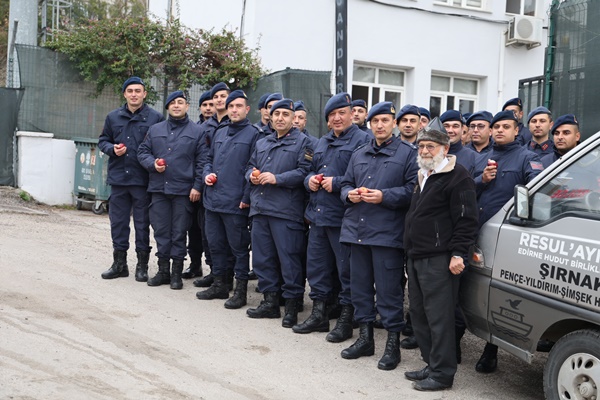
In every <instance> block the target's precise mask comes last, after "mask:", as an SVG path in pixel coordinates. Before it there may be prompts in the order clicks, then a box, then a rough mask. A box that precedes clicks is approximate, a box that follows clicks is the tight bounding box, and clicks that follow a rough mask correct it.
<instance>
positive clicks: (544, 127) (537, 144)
mask: <svg viewBox="0 0 600 400" xmlns="http://www.w3.org/2000/svg"><path fill="white" fill-rule="evenodd" d="M527 120H528V121H529V122H528V123H529V131H530V132H531V140H530V141H529V143H527V149H528V150H529V151H533V152H534V153H535V154H537V155H538V156H540V158H541V157H543V156H545V155H546V154H552V153H553V152H554V143H552V140H551V139H550V130H551V129H552V125H553V123H554V122H553V121H552V112H551V111H550V110H548V109H547V108H546V107H537V108H534V109H533V110H532V111H531V112H530V113H529V115H528V116H527Z"/></svg>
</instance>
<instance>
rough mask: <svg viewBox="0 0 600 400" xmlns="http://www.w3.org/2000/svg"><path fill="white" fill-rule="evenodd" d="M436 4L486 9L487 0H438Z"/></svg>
mask: <svg viewBox="0 0 600 400" xmlns="http://www.w3.org/2000/svg"><path fill="white" fill-rule="evenodd" d="M436 4H444V5H447V6H452V7H460V8H470V9H473V10H485V9H486V8H485V7H486V0H438V1H437V2H436Z"/></svg>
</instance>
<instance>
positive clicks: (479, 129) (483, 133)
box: [465, 110, 494, 154]
mask: <svg viewBox="0 0 600 400" xmlns="http://www.w3.org/2000/svg"><path fill="white" fill-rule="evenodd" d="M492 118H494V116H493V115H492V113H491V112H489V111H485V110H484V111H477V112H475V113H473V114H471V116H470V117H469V118H468V119H467V125H468V126H469V129H470V130H471V143H469V144H468V145H466V146H465V147H467V148H469V149H471V150H473V151H475V152H477V153H478V154H482V153H487V152H488V151H490V150H491V149H492V146H493V145H494V141H493V140H492V128H491V127H490V122H492Z"/></svg>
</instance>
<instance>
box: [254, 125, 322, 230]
mask: <svg viewBox="0 0 600 400" xmlns="http://www.w3.org/2000/svg"><path fill="white" fill-rule="evenodd" d="M312 156H313V149H312V147H311V144H310V139H309V138H308V136H306V135H305V134H303V133H302V132H300V131H299V130H298V129H296V128H292V129H291V130H290V131H289V132H288V133H287V134H286V135H285V136H283V137H281V138H277V133H274V134H271V135H269V136H267V137H265V138H262V139H260V140H259V141H258V142H256V148H255V149H254V153H253V154H252V157H251V158H250V162H249V164H248V170H247V171H246V180H248V182H250V174H251V173H252V168H257V169H259V170H260V171H261V172H270V173H272V174H273V175H275V179H276V180H277V184H275V185H270V184H268V185H252V189H251V191H250V216H253V215H256V214H259V215H267V216H271V217H277V218H283V219H287V220H290V221H297V222H304V218H303V216H304V199H305V195H306V190H305V189H304V185H303V182H304V178H305V177H306V175H307V174H308V171H309V170H310V162H311V159H312Z"/></svg>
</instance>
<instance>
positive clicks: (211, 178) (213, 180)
mask: <svg viewBox="0 0 600 400" xmlns="http://www.w3.org/2000/svg"><path fill="white" fill-rule="evenodd" d="M206 179H207V180H208V182H210V183H212V184H213V185H214V184H215V183H217V176H216V175H209V176H208V178H206Z"/></svg>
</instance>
